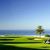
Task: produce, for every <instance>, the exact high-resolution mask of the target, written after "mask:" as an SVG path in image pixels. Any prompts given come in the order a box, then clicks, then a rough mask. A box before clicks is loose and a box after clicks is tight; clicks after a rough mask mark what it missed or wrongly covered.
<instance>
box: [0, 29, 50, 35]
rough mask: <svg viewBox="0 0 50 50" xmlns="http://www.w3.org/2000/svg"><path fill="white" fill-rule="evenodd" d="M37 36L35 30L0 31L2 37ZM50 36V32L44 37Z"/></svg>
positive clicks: (47, 31) (46, 32) (45, 32)
mask: <svg viewBox="0 0 50 50" xmlns="http://www.w3.org/2000/svg"><path fill="white" fill-rule="evenodd" d="M11 34H12V35H36V33H35V31H34V30H0V35H11ZM45 34H50V31H49V30H46V31H44V33H42V35H45Z"/></svg>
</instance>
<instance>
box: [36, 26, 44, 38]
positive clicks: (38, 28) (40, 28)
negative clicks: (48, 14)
mask: <svg viewBox="0 0 50 50" xmlns="http://www.w3.org/2000/svg"><path fill="white" fill-rule="evenodd" d="M43 32H44V29H43V28H42V26H38V27H37V29H36V34H39V35H40V37H41V34H42V33H43Z"/></svg>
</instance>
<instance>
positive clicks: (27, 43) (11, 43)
mask: <svg viewBox="0 0 50 50" xmlns="http://www.w3.org/2000/svg"><path fill="white" fill-rule="evenodd" d="M25 43H26V44H28V43H41V42H8V41H7V42H0V44H25Z"/></svg>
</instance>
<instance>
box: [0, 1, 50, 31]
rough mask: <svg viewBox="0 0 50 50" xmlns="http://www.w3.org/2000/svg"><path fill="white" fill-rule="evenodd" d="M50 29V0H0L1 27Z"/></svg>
mask: <svg viewBox="0 0 50 50" xmlns="http://www.w3.org/2000/svg"><path fill="white" fill-rule="evenodd" d="M38 25H41V26H43V27H44V28H45V29H50V0H0V29H3V30H4V29H8V30H9V29H11V30H12V29H14V30H16V29H17V30H18V29H19V30H20V29H35V28H36V27H37V26H38Z"/></svg>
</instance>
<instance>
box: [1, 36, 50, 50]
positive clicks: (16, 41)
mask: <svg viewBox="0 0 50 50" xmlns="http://www.w3.org/2000/svg"><path fill="white" fill-rule="evenodd" d="M36 39H38V40H36ZM45 39H47V38H39V37H38V38H37V37H27V36H22V37H0V49H1V48H2V47H3V48H4V47H5V48H6V47H9V46H10V48H9V50H10V49H11V48H12V47H15V49H14V50H19V49H23V50H24V49H25V50H27V49H29V50H40V49H41V50H50V44H44V40H45ZM1 46H2V47H1ZM7 50H8V49H7ZM11 50H13V49H11Z"/></svg>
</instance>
